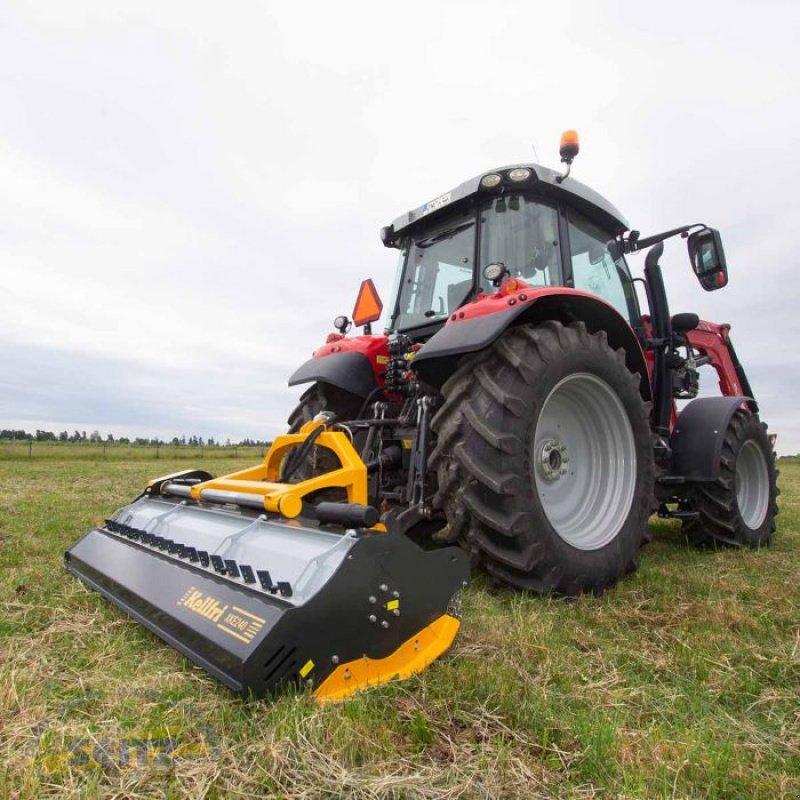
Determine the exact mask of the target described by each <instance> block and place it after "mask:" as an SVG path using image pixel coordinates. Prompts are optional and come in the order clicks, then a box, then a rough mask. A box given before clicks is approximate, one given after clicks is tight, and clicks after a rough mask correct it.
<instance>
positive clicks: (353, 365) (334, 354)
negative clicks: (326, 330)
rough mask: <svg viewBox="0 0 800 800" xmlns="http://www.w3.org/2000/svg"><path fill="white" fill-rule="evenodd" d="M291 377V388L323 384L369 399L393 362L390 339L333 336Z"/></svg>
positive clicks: (381, 383) (333, 334)
mask: <svg viewBox="0 0 800 800" xmlns="http://www.w3.org/2000/svg"><path fill="white" fill-rule="evenodd" d="M312 355H313V358H312V359H311V360H309V361H306V363H305V364H303V365H302V366H301V367H300V368H299V369H298V370H297V371H296V372H295V373H294V375H292V377H291V378H289V386H297V385H298V384H301V383H312V382H314V381H320V382H322V383H330V384H331V385H333V386H336V387H338V388H339V389H344V390H345V391H347V392H351V393H352V394H355V395H358V396H359V397H366V396H367V395H368V394H369V393H370V392H372V391H373V389H375V388H376V387H378V386H383V376H384V373H385V372H386V365H387V364H388V363H389V339H388V337H387V336H380V335H376V336H372V335H369V336H366V335H365V336H350V337H348V336H342V335H341V334H338V333H332V334H331V335H330V336H328V341H327V342H326V343H325V344H324V345H322V347H318V348H317V349H316V350H315V351H314V352H313V354H312Z"/></svg>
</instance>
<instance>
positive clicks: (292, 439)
mask: <svg viewBox="0 0 800 800" xmlns="http://www.w3.org/2000/svg"><path fill="white" fill-rule="evenodd" d="M320 427H322V428H324V427H325V422H324V421H322V420H311V421H310V422H307V423H306V424H305V425H303V427H302V428H300V430H299V431H298V432H297V433H287V434H284V435H282V436H278V437H277V438H276V439H275V441H274V442H273V443H272V445H271V447H270V448H269V450H268V451H267V453H266V455H265V456H264V461H263V463H261V464H259V465H258V466H255V467H249V468H248V469H243V470H240V471H239V472H232V473H231V474H230V475H223V476H222V477H220V478H212V479H211V480H208V481H204V482H203V483H198V484H196V485H194V486H192V487H191V490H190V491H191V496H192V499H194V500H197V501H198V502H199V501H201V500H202V499H203V492H205V491H208V490H214V491H219V492H231V493H236V494H247V495H256V496H260V497H261V498H263V504H264V510H265V511H269V512H271V513H273V514H280V515H281V516H283V517H287V518H289V519H293V518H294V517H296V516H298V514H300V511H301V510H302V507H303V498H304V497H307V496H308V495H310V494H312V493H313V492H317V491H319V490H320V489H331V488H335V489H344V490H345V492H346V493H347V502H348V503H358V504H359V505H367V502H368V497H367V468H366V466H365V464H364V462H363V461H362V460H361V456H359V454H358V453H357V452H356V450H355V448H354V447H353V445H352V444H351V443H350V439H349V438H348V437H347V435H346V434H344V433H341V432H339V431H329V430H323V431H322V433H320V434H319V435H318V436H317V439H316V441H315V442H314V445H315V446H316V447H325V448H327V449H328V450H330V451H332V452H333V454H334V455H335V456H336V457H337V458H338V460H339V463H340V465H341V466H340V467H339V468H338V469H334V470H331V471H330V472H326V473H324V474H323V475H317V476H315V477H312V478H308V479H307V480H304V481H300V482H298V483H281V482H280V480H279V479H280V474H281V466H282V464H283V462H284V459H285V458H286V456H287V455H288V454H289V452H290V451H291V450H292V449H293V448H295V447H298V446H299V445H302V444H303V442H305V441H306V439H307V438H308V437H309V436H310V435H311V434H312V433H314V431H316V430H317V429H318V428H320ZM163 481H164V478H158V479H156V480H155V481H151V482H150V484H149V485H150V486H152V485H154V484H157V483H160V482H163ZM376 527H377V526H376ZM380 528H381V529H383V526H380Z"/></svg>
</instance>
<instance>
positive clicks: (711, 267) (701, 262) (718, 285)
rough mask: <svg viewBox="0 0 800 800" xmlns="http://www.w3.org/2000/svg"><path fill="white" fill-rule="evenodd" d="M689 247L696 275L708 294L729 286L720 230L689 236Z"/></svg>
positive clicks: (707, 229)
mask: <svg viewBox="0 0 800 800" xmlns="http://www.w3.org/2000/svg"><path fill="white" fill-rule="evenodd" d="M688 247H689V260H690V261H691V262H692V269H693V270H694V274H695V275H697V279H698V280H699V281H700V285H701V286H702V287H703V288H704V289H705V290H706V291H707V292H713V291H714V290H716V289H722V287H723V286H727V285H728V265H727V263H726V262H725V251H724V250H723V249H722V237H721V236H720V235H719V231H718V230H715V229H714V228H703V229H702V230H699V231H695V232H694V233H692V234H690V236H689V241H688Z"/></svg>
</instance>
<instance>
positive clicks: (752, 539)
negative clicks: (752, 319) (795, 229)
mask: <svg viewBox="0 0 800 800" xmlns="http://www.w3.org/2000/svg"><path fill="white" fill-rule="evenodd" d="M576 153H577V138H576V137H566V139H565V140H564V141H563V143H562V160H564V161H565V162H566V163H567V164H568V165H569V164H570V163H571V161H572V159H573V158H574V156H575V155H576ZM568 173H569V168H568V169H567V173H566V174H564V175H560V174H557V173H556V172H554V171H552V170H549V169H546V168H545V167H540V166H536V165H532V164H529V165H514V166H510V167H504V168H503V169H497V170H492V171H490V172H487V173H484V174H482V175H478V176H477V177H475V178H473V179H472V180H470V181H467V182H466V183H463V184H461V185H460V186H458V187H457V188H455V189H453V190H452V191H450V192H447V193H446V194H443V195H441V196H440V197H437V198H436V199H435V200H432V201H431V202H429V203H426V204H425V205H424V206H422V207H421V208H418V209H415V210H414V211H410V212H409V213H407V214H404V215H403V216H402V217H400V218H399V219H397V220H395V222H394V223H393V224H392V225H389V226H387V227H386V228H384V229H383V230H382V232H381V236H382V239H383V243H384V244H385V245H386V246H387V247H392V248H395V249H397V250H398V252H399V254H400V263H399V268H398V273H397V283H396V291H395V293H394V294H395V296H394V299H393V301H392V307H391V315H390V319H389V325H388V330H387V331H386V332H385V333H384V334H373V333H372V331H371V329H370V325H371V323H372V322H374V321H376V320H377V319H379V318H380V316H381V311H382V308H381V303H380V301H379V299H378V297H377V294H376V293H375V290H374V287H373V286H372V283H371V282H370V281H366V282H365V283H364V284H363V285H362V290H361V293H360V295H359V300H358V302H357V303H356V311H355V313H354V314H353V317H354V319H353V322H352V323H351V321H350V320H348V319H347V318H346V317H338V318H337V319H336V322H335V327H336V328H337V330H338V333H331V334H330V335H329V336H328V339H327V342H326V343H325V344H324V345H323V346H322V347H320V348H319V349H318V350H317V351H316V352H315V353H314V357H313V358H312V359H311V360H310V361H308V362H307V363H305V364H303V366H301V367H300V369H298V370H297V372H295V374H294V375H293V376H292V378H291V380H290V384H291V385H300V384H310V386H309V387H308V389H307V390H306V391H305V393H304V394H303V396H302V398H301V400H300V405H299V406H298V407H297V409H296V410H295V411H294V413H293V414H292V416H291V417H290V419H289V422H290V431H289V433H287V434H286V435H283V436H279V437H277V438H276V440H275V441H274V442H273V444H272V446H271V447H270V449H269V451H268V452H267V454H266V455H265V458H264V462H263V463H262V464H259V465H256V466H253V467H250V468H248V469H244V470H239V471H237V472H235V473H233V474H230V475H224V476H221V477H218V478H215V477H214V476H212V475H211V474H209V473H207V472H205V471H203V470H184V471H183V472H180V473H176V474H173V475H166V476H162V477H160V478H156V479H155V480H152V481H150V483H149V484H148V485H147V486H146V487H145V489H144V491H143V492H142V494H141V495H140V496H139V497H138V498H136V499H135V500H134V501H133V502H132V503H130V504H129V505H128V506H126V507H124V508H122V509H119V510H118V511H117V512H116V513H115V514H114V515H113V516H112V518H110V519H108V520H106V521H105V523H104V524H102V525H100V526H98V527H96V528H94V529H92V530H90V531H89V532H88V533H87V534H86V535H85V536H84V537H83V538H82V539H80V540H79V541H78V542H76V543H75V545H73V546H72V547H71V548H70V549H69V550H68V551H67V552H66V554H65V560H66V566H67V569H69V570H70V572H72V573H73V574H75V575H76V576H78V577H79V578H80V579H81V580H83V581H84V582H85V583H86V584H87V585H88V586H90V587H91V588H93V589H95V590H96V591H98V592H99V593H100V594H101V595H103V596H104V597H106V598H107V599H108V600H110V601H111V602H113V603H114V604H116V605H117V606H118V607H119V608H121V609H122V610H124V611H125V612H126V613H128V614H130V615H131V616H132V617H133V618H134V619H136V620H138V621H139V622H141V624H143V625H144V626H146V627H147V628H149V629H150V630H152V631H153V632H155V633H156V634H158V635H159V636H161V637H162V638H163V639H164V640H165V641H167V642H169V643H170V644H171V645H172V646H173V647H176V648H177V649H178V650H180V651H181V652H182V653H184V654H185V655H186V656H187V657H188V658H190V659H192V660H193V661H195V662H196V663H197V664H199V665H200V666H202V667H203V668H204V669H206V670H208V671H209V672H210V673H211V674H212V675H215V676H216V677H217V678H219V679H220V680H221V681H223V682H224V683H225V684H226V685H228V686H229V687H231V688H232V689H235V690H237V691H240V692H246V693H248V692H249V693H253V694H256V695H263V694H268V693H273V692H275V691H278V690H279V689H281V688H282V687H284V686H286V685H296V686H297V685H299V686H308V687H313V690H314V692H315V694H316V696H317V697H318V698H320V699H336V698H340V697H344V696H347V695H348V694H351V693H352V692H354V691H356V690H358V689H361V688H364V687H367V686H374V685H377V684H380V683H383V682H386V681H388V680H392V679H393V678H395V677H398V676H400V677H404V676H407V675H411V674H413V673H415V672H418V671H419V670H421V669H424V668H425V666H427V665H428V664H430V663H431V662H432V661H433V660H434V659H436V658H437V657H438V656H439V655H441V654H442V653H443V652H445V651H446V650H447V648H448V647H449V646H450V644H451V643H452V641H453V638H454V637H455V635H456V632H457V631H458V627H459V608H460V602H459V598H460V593H461V591H462V589H463V587H464V586H466V583H467V580H468V577H469V561H471V562H472V565H473V566H477V567H482V568H483V569H485V570H486V571H487V572H488V573H489V575H490V576H491V577H492V578H493V579H494V580H496V581H497V582H499V583H503V584H508V585H510V586H513V587H517V588H520V589H527V590H531V591H535V592H540V593H544V594H548V593H559V594H563V595H577V594H579V593H581V592H586V591H589V592H602V591H603V590H604V589H606V588H608V587H609V586H613V585H614V584H615V583H616V582H617V581H618V580H619V579H620V578H621V577H622V576H624V575H625V574H627V573H628V572H631V571H632V570H634V569H635V568H636V566H637V564H638V560H639V550H640V548H641V546H642V543H643V542H644V541H645V540H646V538H647V536H648V527H647V522H648V518H649V517H650V515H651V514H652V513H653V512H656V511H657V512H658V513H659V515H661V516H663V517H672V518H676V519H680V520H682V521H683V524H684V528H685V531H686V534H687V536H688V538H689V539H690V540H691V541H692V542H695V543H697V544H724V545H732V546H735V547H741V546H747V547H760V546H762V545H765V544H767V543H768V542H769V540H770V537H771V535H772V533H773V531H774V530H775V515H776V513H777V506H776V503H775V498H776V495H777V487H776V483H775V479H776V471H775V456H774V453H773V448H772V442H771V440H770V437H769V436H768V435H767V426H766V425H765V424H764V423H763V422H761V420H760V418H759V416H758V407H757V405H756V401H755V398H754V396H753V392H752V390H751V389H750V386H749V384H748V381H747V378H746V376H745V373H744V370H743V369H742V365H741V364H740V363H739V360H738V359H737V357H736V352H735V351H734V349H733V344H732V342H731V339H730V336H729V326H728V325H717V324H715V323H712V322H703V321H701V320H699V319H698V317H697V315H696V314H688V313H684V314H677V315H675V316H671V315H670V311H669V306H668V303H667V295H666V291H665V288H664V280H663V277H662V274H661V267H660V266H659V264H658V261H659V258H660V256H661V254H662V252H663V248H664V245H663V242H664V240H665V239H668V238H670V237H672V236H677V235H682V236H685V237H686V238H687V239H688V247H689V256H690V260H691V263H692V268H693V270H694V272H695V274H696V275H697V278H698V279H699V281H700V284H701V286H702V287H703V288H704V289H706V290H707V291H713V290H716V289H720V288H722V287H723V286H725V285H726V283H727V281H728V275H727V269H726V265H725V256H724V253H723V250H722V242H721V241H720V236H719V233H718V232H717V231H716V230H714V229H712V228H708V227H706V226H705V225H688V226H685V227H683V228H678V229H676V230H671V231H667V232H665V233H661V234H658V235H656V236H649V237H645V238H642V237H640V236H639V234H638V232H636V231H632V230H630V229H629V226H628V223H627V222H626V221H625V220H624V219H623V217H622V216H621V215H620V213H619V211H617V209H616V208H614V206H612V205H611V204H610V203H609V202H608V201H607V200H605V199H604V198H602V197H601V196H600V195H598V194H596V193H595V192H593V191H592V190H591V189H589V188H587V187H586V186H583V185H582V184H580V183H578V182H576V181H574V180H572V179H570V178H569V177H568ZM644 248H650V250H649V252H648V254H647V257H646V259H645V267H644V279H643V280H642V283H643V285H644V289H645V294H646V297H647V305H648V307H649V314H646V315H645V314H643V313H642V310H641V309H640V307H639V301H638V299H637V294H636V292H635V291H634V278H632V277H631V273H630V271H629V269H628V264H627V262H626V258H625V257H626V255H628V254H631V253H635V252H637V251H639V250H642V249H644ZM638 280H641V279H638ZM352 324H355V325H357V326H361V325H363V326H364V332H363V334H362V335H356V336H348V335H347V333H348V329H349V328H350V327H351V325H352ZM703 364H710V365H712V366H713V367H714V368H715V369H716V371H717V374H718V376H719V385H720V390H721V396H719V397H702V398H699V397H697V394H698V383H699V381H698V367H699V366H701V365H703ZM679 400H680V401H689V402H688V403H687V404H686V405H684V406H683V408H682V409H681V410H680V411H679V410H678V407H677V405H676V401H679ZM432 538H438V539H444V543H449V544H450V545H458V546H460V547H453V546H451V547H439V548H425V547H420V546H419V545H425V544H426V540H429V539H432ZM460 548H461V549H460ZM463 551H467V553H468V554H469V558H467V554H465V552H463Z"/></svg>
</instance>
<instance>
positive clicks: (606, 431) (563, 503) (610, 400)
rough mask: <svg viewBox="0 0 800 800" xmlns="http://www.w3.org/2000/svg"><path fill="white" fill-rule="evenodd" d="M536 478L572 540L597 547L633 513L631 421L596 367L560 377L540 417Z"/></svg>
mask: <svg viewBox="0 0 800 800" xmlns="http://www.w3.org/2000/svg"><path fill="white" fill-rule="evenodd" d="M533 464H534V468H533V473H534V484H535V489H536V492H537V494H538V496H539V500H540V502H541V505H542V509H543V510H544V513H545V515H546V516H547V519H548V521H549V523H550V524H551V525H552V527H553V529H554V530H555V532H556V533H557V534H558V535H559V536H560V537H561V538H562V539H563V540H564V541H565V542H567V543H568V544H570V545H572V546H573V547H575V548H577V549H579V550H598V549H599V548H601V547H604V546H605V545H607V544H608V543H609V542H610V541H611V540H612V539H614V537H615V536H616V535H617V534H618V533H619V531H620V529H621V528H622V525H623V524H624V522H625V520H626V519H627V518H628V514H629V512H630V508H631V504H632V503H633V495H634V491H635V485H636V446H635V441H634V437H633V428H632V427H631V423H630V420H629V419H628V415H627V413H626V411H625V408H624V406H623V405H622V402H621V401H620V399H619V397H618V396H617V394H616V393H615V392H614V390H613V389H612V388H611V387H610V386H609V385H608V384H607V383H606V382H605V381H603V380H601V379H600V378H598V377H597V376H596V375H591V374H589V373H584V372H580V373H575V374H574V375H569V376H567V377H566V378H564V379H563V380H561V381H559V383H557V384H556V385H555V386H554V387H553V390H552V391H551V392H550V394H549V395H548V396H547V399H546V400H545V401H544V406H543V408H542V412H541V414H540V415H539V420H538V422H537V424H536V432H535V434H534V441H533Z"/></svg>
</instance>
